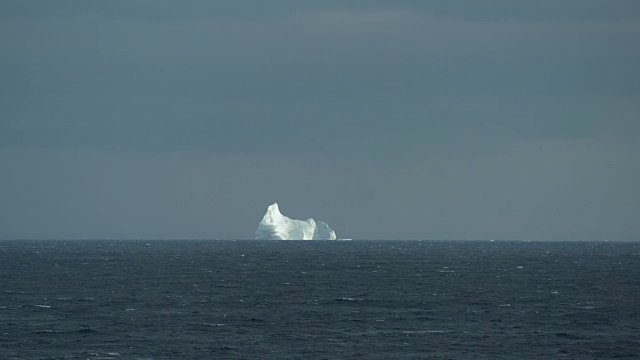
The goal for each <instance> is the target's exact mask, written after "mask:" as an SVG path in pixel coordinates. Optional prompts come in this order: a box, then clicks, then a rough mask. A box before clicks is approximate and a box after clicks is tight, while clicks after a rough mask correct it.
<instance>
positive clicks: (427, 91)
mask: <svg viewBox="0 0 640 360" xmlns="http://www.w3.org/2000/svg"><path fill="white" fill-rule="evenodd" d="M638 44H640V1H637V0H629V1H624V0H563V1H557V0H536V1H513V0H502V1H500V0H484V1H477V0H460V1H449V0H446V1H427V0H420V1H418V0H416V1H376V0H367V1H331V0H323V1H315V0H313V1H303V0H289V1H284V0H283V1H278V0H273V1H264V0H245V1H243V0H233V1H204V0H198V1H164V0H147V1H141V0H139V1H132V0H127V1H124V0H110V1H86V0H78V1H64V0H58V1H35V0H34V1H29V0H20V1H17V0H3V1H2V2H0V239H13V238H43V239H46V238H253V233H254V231H255V228H256V225H257V223H258V222H259V221H260V219H261V217H262V214H263V213H264V211H265V210H266V207H267V205H269V204H270V203H272V202H274V201H278V202H279V204H280V207H281V209H282V211H283V213H285V214H286V215H289V216H291V217H295V218H307V217H314V218H316V219H319V220H323V221H326V222H327V223H329V224H330V225H331V226H332V227H333V228H334V229H335V230H336V232H337V234H338V236H339V237H349V238H366V239H544V240H580V239H586V240H597V239H611V240H638V239H640V237H639V236H638V234H640V219H639V216H638V215H639V214H640V190H639V186H638V184H640V156H639V155H640V145H639V144H638V137H639V136H640V69H639V65H638V64H640V46H639V45H638Z"/></svg>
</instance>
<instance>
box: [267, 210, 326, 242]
mask: <svg viewBox="0 0 640 360" xmlns="http://www.w3.org/2000/svg"><path fill="white" fill-rule="evenodd" d="M256 240H336V233H335V232H334V231H333V230H332V229H331V228H330V227H329V225H327V224H326V223H324V222H322V221H317V222H316V221H315V220H313V219H307V220H296V219H290V218H288V217H286V216H284V215H282V214H281V213H280V209H279V208H278V203H274V204H272V205H270V206H269V207H268V208H267V212H266V213H265V214H264V216H263V217H262V221H260V223H259V224H258V228H257V229H256Z"/></svg>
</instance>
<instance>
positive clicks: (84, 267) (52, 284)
mask: <svg viewBox="0 0 640 360" xmlns="http://www.w3.org/2000/svg"><path fill="white" fill-rule="evenodd" d="M639 260H640V245H637V244H634V243H613V242H611V243H592V242H591V243H589V242H575V243H566V242H565V243H551V242H480V241H477V242H461V241H333V242H330V241H306V242H305V241H0V287H1V288H0V359H178V358H180V359H183V358H184V359H526V358H538V359H591V358H593V359H603V358H639V357H640V262H639Z"/></svg>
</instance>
